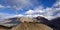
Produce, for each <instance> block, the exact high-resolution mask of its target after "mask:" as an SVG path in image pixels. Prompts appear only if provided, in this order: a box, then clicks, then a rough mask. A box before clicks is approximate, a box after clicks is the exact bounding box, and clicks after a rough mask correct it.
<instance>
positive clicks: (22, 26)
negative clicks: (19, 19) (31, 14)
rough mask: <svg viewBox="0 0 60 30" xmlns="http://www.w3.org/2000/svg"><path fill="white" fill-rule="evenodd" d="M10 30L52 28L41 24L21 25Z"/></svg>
mask: <svg viewBox="0 0 60 30" xmlns="http://www.w3.org/2000/svg"><path fill="white" fill-rule="evenodd" d="M11 30H53V29H52V28H50V27H48V26H47V25H44V24H42V23H32V22H31V23H21V24H19V25H17V26H16V27H13V28H12V29H11Z"/></svg>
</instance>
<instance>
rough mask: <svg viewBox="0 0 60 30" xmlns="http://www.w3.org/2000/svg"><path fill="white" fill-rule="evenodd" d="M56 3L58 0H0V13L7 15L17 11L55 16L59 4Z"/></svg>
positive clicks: (19, 12)
mask: <svg viewBox="0 0 60 30" xmlns="http://www.w3.org/2000/svg"><path fill="white" fill-rule="evenodd" d="M58 1H59V2H58ZM58 3H60V0H0V15H1V17H2V16H4V17H5V15H7V17H9V16H13V15H16V12H17V14H18V15H19V14H20V15H27V16H29V15H31V16H34V15H35V16H37V15H43V16H47V17H51V16H53V17H55V16H56V15H58V14H60V12H59V11H60V4H58ZM56 4H57V5H56ZM55 5H56V6H55ZM55 7H56V8H55ZM57 9H58V10H57ZM49 11H50V12H49ZM4 14H5V15H4ZM46 14H47V15H46ZM58 16H59V15H58ZM1 17H0V18H1Z"/></svg>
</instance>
